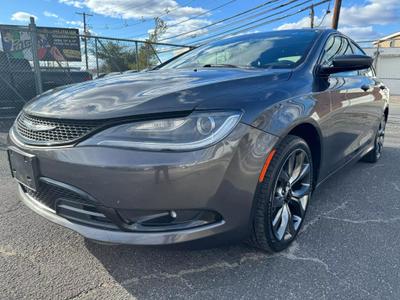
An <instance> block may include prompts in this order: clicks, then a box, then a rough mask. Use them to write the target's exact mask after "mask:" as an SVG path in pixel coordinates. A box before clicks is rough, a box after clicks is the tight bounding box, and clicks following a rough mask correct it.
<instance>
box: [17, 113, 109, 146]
mask: <svg viewBox="0 0 400 300" xmlns="http://www.w3.org/2000/svg"><path fill="white" fill-rule="evenodd" d="M102 123H103V121H97V120H94V121H82V120H57V119H49V118H42V117H36V116H31V115H27V114H25V113H22V114H21V115H20V116H19V117H18V120H17V122H16V126H15V127H16V131H17V134H18V135H19V136H20V137H22V139H23V140H24V142H26V143H27V144H33V145H57V144H68V143H72V142H74V141H76V140H78V139H80V138H82V137H84V136H86V135H88V134H89V133H90V132H92V131H93V130H94V129H96V128H98V127H100V126H101V125H102Z"/></svg>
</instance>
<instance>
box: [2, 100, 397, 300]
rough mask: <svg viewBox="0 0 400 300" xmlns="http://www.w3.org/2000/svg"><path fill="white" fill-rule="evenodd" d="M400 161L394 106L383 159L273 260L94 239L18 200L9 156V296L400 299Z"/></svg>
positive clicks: (5, 249) (314, 207)
mask: <svg viewBox="0 0 400 300" xmlns="http://www.w3.org/2000/svg"><path fill="white" fill-rule="evenodd" d="M398 103H400V101H399V102H398ZM2 122H6V121H4V120H3V121H2ZM5 134H6V133H5V131H3V132H0V147H1V145H2V144H1V143H4V137H5ZM3 146H4V144H3ZM3 149H4V148H3ZM399 162H400V104H396V103H394V104H393V105H392V107H391V114H390V119H389V124H388V127H387V134H386V141H385V150H384V152H383V157H382V159H381V160H380V161H379V162H378V163H377V164H367V163H361V162H360V163H357V164H355V165H353V166H352V167H350V168H346V169H344V170H343V171H341V172H340V173H339V174H337V175H335V176H334V177H332V178H331V179H330V180H329V181H328V182H326V183H325V184H324V185H323V186H321V188H320V189H318V190H317V191H316V192H315V194H314V198H313V202H312V203H311V204H310V207H309V212H308V215H307V218H306V224H305V226H304V227H303V229H302V232H301V233H300V235H299V237H298V239H297V241H296V242H294V244H293V245H292V246H291V247H290V248H289V250H288V251H285V252H282V253H279V254H275V255H267V254H264V253H262V252H260V251H257V250H254V249H252V248H249V247H248V246H246V245H244V244H237V245H229V246H221V247H218V248H212V249H186V248H183V247H173V248H171V247H168V248H165V247H133V246H110V245H100V244H96V243H93V242H91V241H89V240H85V239H84V238H82V237H81V236H79V235H78V234H76V233H74V232H72V231H69V230H67V229H64V228H61V227H59V226H57V225H54V224H51V223H49V222H48V221H46V220H44V219H43V218H41V217H39V216H37V215H36V214H34V213H33V212H31V211H30V210H29V209H27V208H26V207H24V206H23V205H22V204H21V203H19V201H18V200H17V197H16V184H15V183H14V182H13V180H12V179H11V178H10V176H9V171H8V163H7V160H6V153H5V152H4V151H0V186H1V188H0V230H1V231H0V298H1V299H22V298H27V299H134V298H138V299H169V298H174V299H175V298H185V299H192V298H193V299H208V298H218V299H238V298H240V299H254V298H262V299H265V298H279V299H295V298H296V299H303V298H318V299H321V298H328V299H334V298H335V299H336V298H352V299H377V298H379V299H399V298H400V285H399V282H400V251H399V245H400V234H399V232H400V197H399V195H400V163H399Z"/></svg>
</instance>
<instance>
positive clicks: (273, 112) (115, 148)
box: [9, 29, 389, 251]
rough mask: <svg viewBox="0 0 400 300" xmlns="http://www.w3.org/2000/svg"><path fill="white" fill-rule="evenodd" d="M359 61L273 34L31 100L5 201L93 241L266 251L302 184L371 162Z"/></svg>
mask: <svg viewBox="0 0 400 300" xmlns="http://www.w3.org/2000/svg"><path fill="white" fill-rule="evenodd" d="M371 64H372V58H371V57H368V56H366V55H365V53H364V51H363V50H361V48H360V47H359V46H358V45H357V44H356V43H355V42H354V41H352V40H351V39H350V38H348V37H346V36H345V35H343V34H341V33H339V32H337V31H335V30H322V29H310V30H289V31H274V32H267V33H256V34H250V35H242V36H236V37H231V38H228V39H224V40H220V41H217V42H214V43H210V44H208V45H204V46H201V47H199V48H197V49H195V50H192V51H190V52H188V53H186V54H184V55H182V56H180V57H178V58H176V59H175V60H172V61H170V62H168V63H167V64H164V65H161V66H159V67H157V68H156V69H154V70H152V71H148V72H141V73H136V74H135V73H133V74H126V75H120V76H117V77H111V78H103V79H99V80H96V81H91V82H86V83H82V84H79V85H74V86H71V87H67V88H65V89H62V90H56V91H53V92H50V93H45V94H43V95H41V96H40V97H38V98H37V99H35V100H34V101H32V102H30V103H29V104H27V105H26V106H25V107H24V109H23V112H22V113H21V114H20V116H19V117H18V118H17V120H16V121H15V124H14V126H13V128H12V129H11V131H10V135H9V158H10V165H11V168H12V172H13V175H14V177H15V179H16V180H17V181H18V191H19V196H20V198H21V200H22V201H23V202H24V203H25V204H26V205H27V206H28V207H29V208H31V209H32V210H33V211H35V212H37V213H38V214H40V215H42V216H43V217H45V218H47V219H49V220H50V221H52V222H55V223H57V224H60V225H62V226H65V227H68V228H70V229H72V230H75V231H77V232H79V233H80V234H82V235H83V236H85V237H87V238H89V239H94V240H98V241H103V242H111V243H126V244H136V245H154V244H171V243H182V242H188V241H193V240H203V241H204V242H206V241H207V240H213V239H218V240H237V239H246V238H247V239H249V240H250V241H251V243H252V244H253V245H255V246H256V247H259V248H261V249H264V250H266V251H280V250H282V249H285V248H286V247H288V245H289V244H290V243H291V242H292V241H293V240H294V239H295V238H296V236H297V234H298V232H299V230H300V228H301V226H302V224H303V223H304V219H305V216H306V211H307V209H308V207H309V203H310V202H311V196H312V193H313V191H314V189H315V188H317V187H318V186H319V185H320V184H321V183H322V182H324V181H325V180H326V179H327V178H329V177H330V176H331V175H332V174H334V173H335V172H336V171H338V170H339V169H341V168H342V167H343V166H345V165H347V164H349V163H350V162H356V161H358V160H359V159H363V160H364V161H367V162H371V163H374V162H376V161H377V160H378V159H379V158H380V156H381V152H382V147H383V141H384V134H385V124H386V121H387V118H388V113H389V104H388V102H389V91H388V89H387V88H386V87H385V86H384V84H383V83H382V82H381V81H380V80H379V79H378V78H376V77H375V74H374V70H373V68H372V66H371ZM327 234H328V233H327Z"/></svg>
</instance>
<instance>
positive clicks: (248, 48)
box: [162, 31, 318, 69]
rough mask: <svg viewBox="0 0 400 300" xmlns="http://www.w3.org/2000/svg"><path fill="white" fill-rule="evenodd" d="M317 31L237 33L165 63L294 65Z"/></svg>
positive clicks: (183, 65) (172, 65)
mask: <svg viewBox="0 0 400 300" xmlns="http://www.w3.org/2000/svg"><path fill="white" fill-rule="evenodd" d="M317 34H318V33H317V31H287V32H280V31H276V32H270V33H263V34H254V35H248V36H238V37H234V38H230V39H226V40H223V41H219V42H216V43H212V44H209V45H205V46H202V47H199V48H197V49H195V50H192V51H190V52H189V53H187V54H185V55H183V56H181V57H179V58H177V59H175V60H173V61H172V62H170V63H169V64H167V65H165V66H164V67H162V68H163V69H168V68H194V67H203V66H207V65H210V66H218V65H219V66H223V65H231V66H237V67H245V68H294V67H296V66H297V65H299V64H300V63H301V62H302V61H303V60H304V58H305V56H306V55H307V53H308V50H309V49H310V48H311V46H312V44H313V42H314V40H315V38H316V37H317Z"/></svg>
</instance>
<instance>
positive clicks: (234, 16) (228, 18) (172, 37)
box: [160, 0, 280, 41]
mask: <svg viewBox="0 0 400 300" xmlns="http://www.w3.org/2000/svg"><path fill="white" fill-rule="evenodd" d="M278 1H280V0H269V1H267V2H264V3H262V4H259V5H257V6H255V7H253V8H250V9H248V10H245V11H242V12H240V13H238V14H236V15H233V16H230V17H227V18H224V19H221V20H218V21H216V22H213V23H211V24H208V25H206V26H203V27H200V28H197V29H196V30H191V31H187V32H183V33H180V34H177V35H174V36H171V37H168V38H164V39H161V40H160V41H165V40H170V39H174V38H176V37H180V36H183V35H187V34H189V33H193V32H196V31H199V30H202V29H205V28H208V27H211V26H214V25H217V24H220V23H222V22H225V21H229V20H231V19H234V18H236V17H239V16H242V15H244V14H247V13H249V12H252V11H254V10H257V9H259V8H261V7H264V6H266V5H268V4H271V3H275V2H278Z"/></svg>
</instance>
